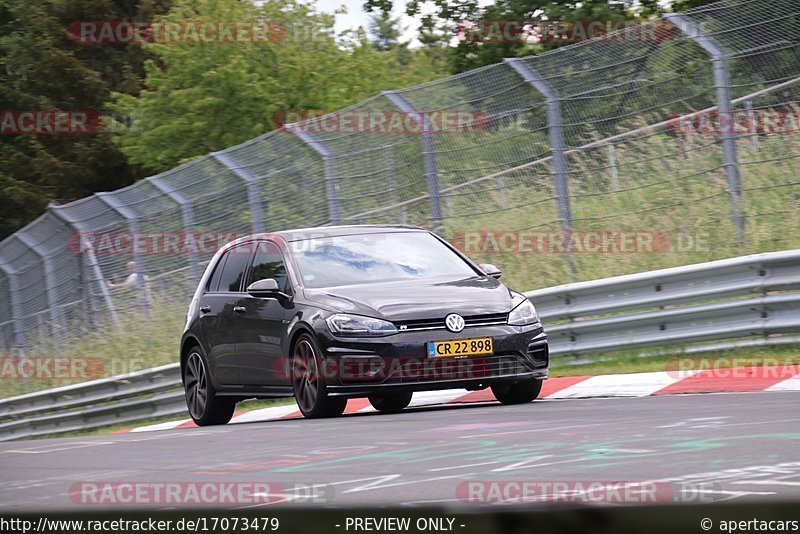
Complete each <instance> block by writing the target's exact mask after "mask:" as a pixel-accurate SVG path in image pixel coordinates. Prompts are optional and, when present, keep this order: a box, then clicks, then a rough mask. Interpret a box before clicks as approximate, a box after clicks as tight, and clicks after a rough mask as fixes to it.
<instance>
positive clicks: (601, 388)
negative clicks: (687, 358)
mask: <svg viewBox="0 0 800 534" xmlns="http://www.w3.org/2000/svg"><path fill="white" fill-rule="evenodd" d="M683 374H685V373H683ZM684 378H686V377H684ZM680 380H682V378H681V377H679V376H677V373H668V372H666V371H658V372H654V373H630V374H624V375H599V376H593V377H591V378H587V379H586V380H584V381H582V382H578V383H577V384H573V385H571V386H569V387H567V388H564V389H562V390H561V391H557V392H555V393H553V394H552V395H548V398H549V399H577V398H587V397H604V396H605V397H611V396H613V397H646V396H648V395H652V394H653V393H655V392H656V391H659V390H661V389H663V388H665V387H667V386H670V385H672V384H674V383H675V382H679V381H680Z"/></svg>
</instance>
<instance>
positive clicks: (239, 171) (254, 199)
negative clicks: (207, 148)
mask: <svg viewBox="0 0 800 534" xmlns="http://www.w3.org/2000/svg"><path fill="white" fill-rule="evenodd" d="M211 157H213V158H214V159H215V160H217V161H218V162H220V163H221V164H222V165H224V166H225V167H227V168H228V170H230V171H231V172H232V173H233V174H235V175H236V176H238V177H239V178H241V179H242V180H243V181H244V183H245V186H246V187H247V203H248V205H249V206H250V227H251V228H252V229H253V233H255V234H259V233H261V232H263V231H264V219H263V217H262V215H261V212H262V210H263V206H262V205H261V193H260V192H259V190H258V178H256V177H255V176H253V175H252V174H251V173H250V171H248V170H247V169H243V168H242V167H241V166H239V165H236V163H235V162H234V161H233V160H232V159H231V158H230V156H228V155H227V154H225V153H224V152H212V153H211Z"/></svg>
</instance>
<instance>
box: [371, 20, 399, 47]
mask: <svg viewBox="0 0 800 534" xmlns="http://www.w3.org/2000/svg"><path fill="white" fill-rule="evenodd" d="M403 31H404V30H403V29H402V28H401V27H400V19H399V18H395V17H392V15H391V13H388V12H386V11H380V12H378V13H374V14H373V15H372V16H371V17H370V21H369V33H370V34H371V36H372V40H371V44H372V47H373V48H374V49H375V50H378V51H381V52H388V51H389V50H394V49H395V48H397V47H398V46H401V43H400V35H401V34H402V32H403Z"/></svg>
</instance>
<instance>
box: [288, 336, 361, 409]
mask: <svg viewBox="0 0 800 534" xmlns="http://www.w3.org/2000/svg"><path fill="white" fill-rule="evenodd" d="M321 368H322V357H321V356H320V350H319V347H318V346H317V342H316V340H315V339H314V338H313V337H312V336H310V335H309V334H301V335H300V337H299V338H297V341H296V342H295V344H294V347H293V348H292V359H291V362H290V367H289V369H290V372H291V375H292V376H291V378H292V389H293V390H294V398H295V400H296V401H297V407H298V408H300V413H302V414H303V416H304V417H308V418H309V419H314V418H318V417H338V416H340V415H342V413H344V409H345V407H346V406H347V399H346V398H341V397H330V396H328V388H327V385H326V383H325V376H324V374H323V373H320V372H319V371H320V369H321Z"/></svg>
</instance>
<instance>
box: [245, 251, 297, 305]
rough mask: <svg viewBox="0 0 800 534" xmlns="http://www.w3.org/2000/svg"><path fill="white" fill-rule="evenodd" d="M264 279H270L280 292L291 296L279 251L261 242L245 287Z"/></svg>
mask: <svg viewBox="0 0 800 534" xmlns="http://www.w3.org/2000/svg"><path fill="white" fill-rule="evenodd" d="M265 278H272V279H273V280H275V282H277V283H278V288H279V289H280V290H281V291H282V292H284V293H286V294H291V292H292V284H291V283H290V282H289V276H288V275H287V273H286V265H284V263H283V256H282V255H281V251H280V250H278V247H277V246H275V245H274V244H272V243H265V242H263V241H262V242H260V243H259V244H258V247H257V248H256V254H255V256H253V268H252V269H250V275H249V277H248V280H247V284H245V287H247V286H249V285H250V284H252V283H253V282H256V281H258V280H263V279H265Z"/></svg>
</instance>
